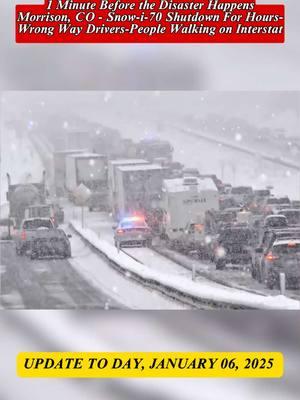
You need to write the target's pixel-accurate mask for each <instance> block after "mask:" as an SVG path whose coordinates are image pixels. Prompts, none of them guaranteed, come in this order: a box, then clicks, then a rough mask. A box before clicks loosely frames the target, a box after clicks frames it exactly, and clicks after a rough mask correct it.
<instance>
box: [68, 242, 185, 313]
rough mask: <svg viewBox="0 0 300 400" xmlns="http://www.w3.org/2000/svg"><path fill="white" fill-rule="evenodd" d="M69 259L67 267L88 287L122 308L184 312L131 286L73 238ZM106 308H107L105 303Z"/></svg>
mask: <svg viewBox="0 0 300 400" xmlns="http://www.w3.org/2000/svg"><path fill="white" fill-rule="evenodd" d="M71 245H72V249H73V258H72V259H70V264H71V265H72V266H73V267H74V268H75V270H76V271H77V272H78V273H79V274H81V275H82V277H83V278H84V279H86V280H87V281H88V282H89V283H90V284H91V285H92V286H94V287H95V288H97V289H98V290H100V291H101V292H103V293H106V294H107V296H109V297H110V298H113V299H115V300H116V301H117V302H118V303H120V304H123V305H124V306H125V307H128V308H133V309H140V310H147V309H149V310H157V309H158V310H159V309H163V310H174V309H184V308H185V307H183V306H182V305H181V304H179V303H177V302H174V301H171V300H168V299H167V298H166V297H164V296H162V295H160V294H159V293H157V292H156V291H152V290H150V289H147V288H145V287H143V286H142V285H140V284H138V283H135V282H134V280H132V279H130V274H127V276H125V277H124V275H122V274H120V273H119V272H117V271H116V270H114V269H113V268H112V267H111V266H109V265H108V263H107V261H105V260H103V259H102V258H101V257H99V256H98V255H97V254H95V252H94V251H92V250H91V249H90V247H88V246H87V245H86V244H85V243H84V242H83V241H82V239H80V238H79V236H77V235H73V238H72V239H71ZM106 308H107V309H109V308H110V303H109V301H108V302H107V304H106Z"/></svg>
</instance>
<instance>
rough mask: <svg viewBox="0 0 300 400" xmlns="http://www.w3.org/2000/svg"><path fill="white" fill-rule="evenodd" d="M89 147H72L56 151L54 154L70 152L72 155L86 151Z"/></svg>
mask: <svg viewBox="0 0 300 400" xmlns="http://www.w3.org/2000/svg"><path fill="white" fill-rule="evenodd" d="M86 152H87V149H70V150H58V151H55V152H54V154H67V155H68V154H69V155H72V154H73V153H81V154H82V153H86Z"/></svg>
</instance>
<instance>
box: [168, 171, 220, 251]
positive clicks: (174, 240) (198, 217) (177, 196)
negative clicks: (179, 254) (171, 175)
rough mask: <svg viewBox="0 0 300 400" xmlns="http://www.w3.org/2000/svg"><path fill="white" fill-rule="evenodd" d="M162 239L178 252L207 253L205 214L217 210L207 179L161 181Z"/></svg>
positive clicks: (214, 189)
mask: <svg viewBox="0 0 300 400" xmlns="http://www.w3.org/2000/svg"><path fill="white" fill-rule="evenodd" d="M162 208H163V211H164V218H163V236H164V237H165V238H166V239H167V241H168V243H169V245H170V246H171V247H175V248H176V249H177V250H178V251H183V252H190V251H196V252H198V253H199V254H203V253H207V249H208V247H209V246H208V244H209V243H208V240H207V238H208V234H210V233H211V227H210V226H209V219H208V218H207V215H208V213H209V212H211V211H218V210H219V192H218V189H217V187H216V185H215V183H214V181H213V180H212V179H211V178H210V177H206V178H198V177H194V176H190V177H183V178H177V179H166V180H164V181H163V195H162Z"/></svg>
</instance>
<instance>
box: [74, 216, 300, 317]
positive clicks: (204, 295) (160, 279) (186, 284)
mask: <svg viewBox="0 0 300 400" xmlns="http://www.w3.org/2000/svg"><path fill="white" fill-rule="evenodd" d="M70 224H71V226H72V227H73V229H75V231H76V232H77V233H78V234H79V235H80V236H81V237H82V238H84V239H85V240H87V241H88V242H89V243H90V244H91V245H92V246H93V247H94V248H96V249H97V250H99V251H100V252H101V253H103V254H104V255H105V256H106V257H107V258H108V259H109V260H111V261H112V262H114V263H115V264H117V265H118V266H119V267H120V268H122V269H124V270H125V271H128V272H130V273H133V274H136V275H138V276H139V277H141V278H142V279H144V280H146V281H152V282H155V283H156V284H159V285H162V286H164V287H167V288H170V289H173V290H176V291H178V292H180V293H181V294H186V295H187V296H191V297H194V298H196V299H200V300H201V299H202V300H206V301H207V300H209V301H212V302H216V303H226V304H229V305H236V306H244V307H249V308H255V309H274V310H276V309H277V310H281V309H288V310H299V309H300V302H299V301H296V300H292V299H288V298H286V297H284V296H260V295H256V294H252V293H247V292H243V291H242V290H237V289H233V288H227V287H223V286H222V285H218V284H212V282H210V281H207V284H206V282H203V281H202V282H201V283H199V282H194V281H192V280H190V279H188V278H187V277H183V276H181V277H178V276H172V275H170V274H165V273H160V272H158V271H153V270H152V269H150V268H149V267H148V266H147V265H142V264H140V263H138V262H137V261H135V260H133V259H132V258H131V257H129V256H128V255H126V254H125V253H123V252H118V250H117V249H116V248H115V247H114V246H113V245H111V244H110V243H108V242H106V241H104V240H101V239H100V238H99V237H98V235H97V234H96V233H95V232H93V231H92V230H90V229H86V228H85V229H82V228H81V226H80V223H79V222H78V221H71V223H70ZM99 273H101V271H99Z"/></svg>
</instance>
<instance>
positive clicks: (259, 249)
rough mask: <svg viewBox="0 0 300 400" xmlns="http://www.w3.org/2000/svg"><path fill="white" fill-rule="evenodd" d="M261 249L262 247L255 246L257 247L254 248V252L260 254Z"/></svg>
mask: <svg viewBox="0 0 300 400" xmlns="http://www.w3.org/2000/svg"><path fill="white" fill-rule="evenodd" d="M263 251H264V249H263V248H262V247H257V248H256V249H255V253H257V254H262V253H263Z"/></svg>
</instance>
